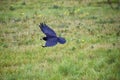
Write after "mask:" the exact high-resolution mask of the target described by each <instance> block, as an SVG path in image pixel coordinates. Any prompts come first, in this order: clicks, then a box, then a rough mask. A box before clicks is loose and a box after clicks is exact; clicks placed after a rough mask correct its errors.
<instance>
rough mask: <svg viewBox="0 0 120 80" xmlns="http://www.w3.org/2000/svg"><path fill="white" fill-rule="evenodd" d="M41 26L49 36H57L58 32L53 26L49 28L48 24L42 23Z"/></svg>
mask: <svg viewBox="0 0 120 80" xmlns="http://www.w3.org/2000/svg"><path fill="white" fill-rule="evenodd" d="M39 27H40V29H41V31H42V32H43V33H44V34H45V35H46V36H47V37H55V36H56V33H55V32H54V31H53V30H52V29H51V28H49V27H48V26H47V25H46V24H44V23H40V25H39Z"/></svg>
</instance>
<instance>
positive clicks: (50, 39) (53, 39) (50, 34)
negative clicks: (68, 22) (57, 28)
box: [39, 23, 66, 47]
mask: <svg viewBox="0 0 120 80" xmlns="http://www.w3.org/2000/svg"><path fill="white" fill-rule="evenodd" d="M39 27H40V29H41V31H42V32H43V33H44V34H45V35H46V37H43V38H42V39H43V40H44V41H46V43H45V45H44V46H42V47H51V46H55V45H56V44H57V42H59V43H60V44H64V43H66V40H65V39H64V38H62V37H57V35H56V33H55V32H54V31H53V30H52V29H51V28H50V27H48V26H47V25H46V24H45V23H40V25H39Z"/></svg>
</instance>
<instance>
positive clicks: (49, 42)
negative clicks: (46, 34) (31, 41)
mask: <svg viewBox="0 0 120 80" xmlns="http://www.w3.org/2000/svg"><path fill="white" fill-rule="evenodd" d="M56 44H57V37H56V38H49V39H48V40H47V41H46V43H45V47H50V46H54V45H56Z"/></svg>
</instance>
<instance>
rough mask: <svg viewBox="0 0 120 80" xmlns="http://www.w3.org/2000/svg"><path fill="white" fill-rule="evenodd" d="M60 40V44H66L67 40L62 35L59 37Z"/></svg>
mask: <svg viewBox="0 0 120 80" xmlns="http://www.w3.org/2000/svg"><path fill="white" fill-rule="evenodd" d="M58 42H59V43H60V44H64V43H65V42H66V40H65V39H64V38H62V37H58Z"/></svg>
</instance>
